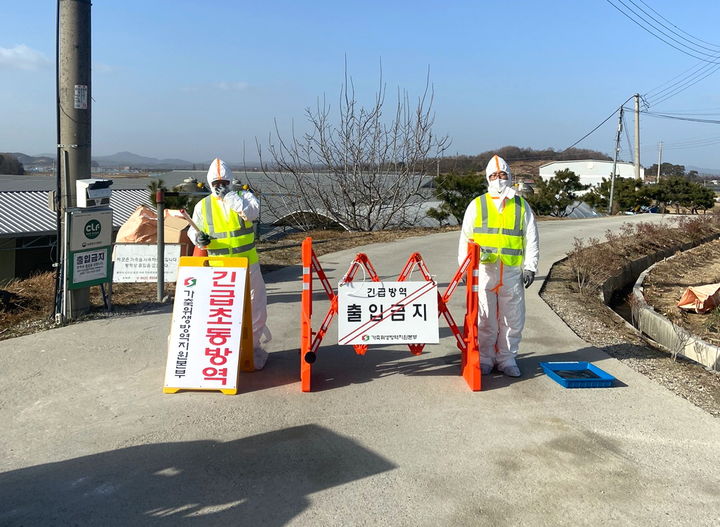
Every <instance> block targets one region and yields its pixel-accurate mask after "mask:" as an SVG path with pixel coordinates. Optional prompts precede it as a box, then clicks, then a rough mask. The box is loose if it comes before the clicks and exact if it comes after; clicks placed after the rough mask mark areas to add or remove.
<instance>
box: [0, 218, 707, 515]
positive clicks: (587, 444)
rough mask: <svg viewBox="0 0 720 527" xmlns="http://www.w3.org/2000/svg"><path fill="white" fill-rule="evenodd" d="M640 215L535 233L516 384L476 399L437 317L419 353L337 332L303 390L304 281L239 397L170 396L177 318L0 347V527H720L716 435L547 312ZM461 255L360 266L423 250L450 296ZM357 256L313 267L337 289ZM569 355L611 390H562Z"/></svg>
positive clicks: (279, 292)
mask: <svg viewBox="0 0 720 527" xmlns="http://www.w3.org/2000/svg"><path fill="white" fill-rule="evenodd" d="M647 220H653V221H660V220H661V218H660V217H659V216H658V217H656V216H644V217H640V216H639V217H630V218H609V219H602V220H572V221H563V222H542V223H541V225H540V234H541V266H540V270H539V273H538V280H537V281H536V282H535V284H534V285H533V286H532V287H531V288H530V289H529V290H528V295H527V306H528V317H527V328H526V330H525V335H524V336H525V338H524V340H523V343H522V346H521V356H520V360H519V364H520V366H521V368H522V370H523V372H524V375H523V377H522V378H520V379H508V378H506V377H503V376H502V375H496V374H493V375H490V376H485V377H483V391H482V392H476V393H472V392H470V391H469V390H468V389H467V387H466V385H465V382H464V381H463V380H462V378H461V377H460V376H459V375H458V373H459V352H458V351H457V349H456V347H455V345H454V341H453V338H452V336H451V334H450V332H449V330H448V329H447V328H446V327H445V324H444V322H442V323H441V337H442V338H441V343H440V344H439V345H436V346H429V347H427V348H426V352H425V353H424V354H423V355H421V356H417V357H416V356H412V355H410V353H408V351H407V349H406V348H403V347H401V346H397V347H385V348H371V349H370V351H368V353H367V355H365V356H357V355H355V354H354V352H353V351H352V348H349V347H342V348H341V347H338V346H334V345H332V335H331V336H330V337H329V338H328V339H327V340H326V343H325V345H323V346H322V347H321V348H320V353H319V357H318V361H317V363H316V364H315V368H314V370H315V371H314V379H313V383H314V390H315V391H314V392H313V393H301V392H300V388H299V382H298V360H299V359H298V351H297V350H298V346H299V344H298V341H299V338H298V336H299V329H298V326H299V324H298V321H299V291H300V273H301V269H300V268H299V267H292V268H287V269H284V270H282V271H279V272H276V273H273V274H270V275H268V276H267V281H268V292H269V301H270V308H269V309H270V327H271V329H272V331H273V333H274V340H273V341H272V343H271V351H272V353H271V356H270V360H269V362H268V365H267V367H266V369H265V370H264V371H262V372H256V373H251V374H242V375H241V377H240V380H241V387H242V388H241V389H242V392H241V393H240V394H239V395H237V396H225V395H221V394H217V393H201V392H185V393H179V394H174V395H164V394H163V393H162V385H163V375H164V366H165V360H166V349H165V342H166V338H167V334H168V331H169V325H170V314H169V312H162V313H154V314H146V315H142V316H134V317H118V318H115V319H109V320H98V321H92V322H85V323H82V324H76V325H71V326H68V327H65V328H61V329H56V330H52V331H47V332H44V333H39V334H36V335H30V336H27V337H21V338H17V339H12V340H8V341H4V342H0V420H1V421H2V428H1V429H0V449H1V450H0V451H2V453H3V456H2V458H0V471H1V473H0V524H1V525H24V526H34V525H103V526H104V525H133V526H134V525H162V524H168V525H203V526H205V525H253V526H256V525H286V524H291V525H413V526H415V525H458V526H460V525H463V526H464V525H493V526H496V525H532V526H537V525H576V524H586V525H598V524H611V525H612V524H614V525H643V526H646V525H693V526H698V525H718V524H720V459H719V458H718V456H717V449H718V446H719V443H718V437H720V421H718V420H717V419H713V418H712V417H711V416H710V415H708V414H706V413H705V412H703V411H702V410H699V409H698V408H696V407H695V406H693V405H691V404H690V403H688V402H687V401H685V400H683V399H681V398H679V397H677V396H675V395H674V394H672V393H671V392H669V391H667V390H666V389H664V388H662V387H661V386H658V385H656V384H655V383H653V382H652V381H650V380H648V379H647V378H646V377H644V376H642V375H640V374H639V373H636V372H635V371H633V370H631V369H629V368H627V367H625V366H623V365H622V364H621V363H620V362H618V361H616V360H614V359H612V358H609V357H608V356H607V355H605V354H604V353H602V352H601V351H599V350H597V349H595V348H593V347H591V346H589V345H588V344H586V343H585V342H583V341H582V340H581V339H579V338H578V337H577V336H576V335H575V334H574V333H573V332H572V331H570V329H568V328H567V326H565V324H564V323H563V322H562V321H561V320H560V319H559V318H558V317H557V316H556V315H555V314H554V313H553V312H552V311H551V310H550V309H549V308H548V307H547V305H546V304H545V303H544V302H543V301H542V300H541V299H540V298H539V296H538V291H539V288H540V284H541V283H542V280H543V279H544V278H545V276H546V275H547V271H548V270H549V268H550V266H551V264H552V263H553V261H555V260H557V259H559V258H561V257H563V256H564V255H565V252H566V251H567V250H568V248H569V246H570V245H571V243H572V239H573V237H574V236H579V237H585V236H590V235H600V236H601V235H602V233H603V232H604V231H605V230H606V229H608V228H613V229H615V228H617V227H619V225H620V224H621V223H622V222H624V221H647ZM456 244H457V236H456V234H454V233H445V234H437V235H431V236H426V237H423V238H413V239H407V240H401V241H398V242H395V243H391V244H384V245H371V246H367V247H365V248H363V250H364V251H365V252H366V253H367V254H368V255H369V256H370V258H371V260H372V262H373V263H374V264H375V267H376V268H377V269H378V272H379V273H380V274H381V275H382V276H383V277H387V278H389V277H392V276H395V275H396V274H397V273H398V272H399V270H400V269H401V267H402V265H403V264H404V262H405V260H406V259H407V257H408V256H409V254H410V253H412V252H413V251H420V252H421V253H422V254H423V256H424V258H425V259H426V262H427V264H428V266H429V268H430V270H431V272H433V273H434V274H436V275H437V278H438V281H439V283H440V284H441V285H442V284H446V283H447V282H448V281H449V279H450V277H451V276H452V274H453V272H454V268H455V254H456ZM357 251H358V249H353V250H348V251H343V252H340V253H335V254H331V255H328V256H326V257H323V258H321V261H322V264H323V266H324V268H325V269H326V271H328V272H329V273H330V275H331V279H332V280H333V281H336V280H337V279H338V278H339V277H340V276H341V275H342V274H343V273H344V271H345V270H346V269H347V266H348V264H349V262H350V260H351V259H352V257H353V255H354V254H355V252H357ZM461 296H462V292H460V294H458V295H457V297H458V298H457V299H456V300H455V302H454V313H455V316H456V318H457V319H461V318H462V316H461V314H460V313H461V304H462V299H461V298H460V297H461ZM317 298H318V299H320V298H321V296H320V295H318V296H317ZM323 312H324V305H323V303H322V302H318V303H317V304H316V310H315V324H319V322H320V318H321V315H322V313H323ZM333 327H334V324H333ZM563 359H569V360H577V359H582V360H591V361H593V362H594V363H595V364H597V365H598V366H600V367H601V368H603V369H604V370H606V371H608V372H610V373H611V374H613V375H615V376H616V377H617V378H618V379H619V381H620V382H619V383H618V386H617V387H614V388H604V389H578V390H567V389H564V388H562V387H561V386H559V385H558V384H556V383H555V382H553V381H552V380H550V379H548V378H547V377H546V376H545V375H543V374H542V373H541V371H540V370H539V368H538V366H537V364H538V362H539V361H541V360H563Z"/></svg>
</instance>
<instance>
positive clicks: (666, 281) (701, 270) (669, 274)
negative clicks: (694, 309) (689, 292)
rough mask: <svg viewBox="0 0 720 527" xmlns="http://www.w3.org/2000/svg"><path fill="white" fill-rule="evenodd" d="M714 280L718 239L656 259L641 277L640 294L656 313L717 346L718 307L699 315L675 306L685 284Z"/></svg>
mask: <svg viewBox="0 0 720 527" xmlns="http://www.w3.org/2000/svg"><path fill="white" fill-rule="evenodd" d="M716 283H720V240H715V241H712V242H710V243H706V244H704V245H701V246H699V247H695V248H694V249H690V250H689V251H685V252H684V253H682V254H679V255H677V256H675V257H674V258H671V259H669V260H665V261H663V262H660V263H658V264H657V265H656V266H655V267H654V268H653V270H652V271H651V272H650V273H648V275H647V277H646V278H645V282H644V283H643V286H644V290H643V294H644V296H645V300H646V301H647V302H648V303H649V304H650V305H651V306H653V307H654V308H655V310H656V311H657V312H658V313H661V314H663V315H664V316H666V317H667V318H669V319H670V320H672V321H673V322H676V323H677V324H680V325H681V326H682V327H684V328H685V329H687V330H688V331H690V332H691V333H692V334H693V335H697V336H699V337H700V338H702V339H703V340H705V341H706V342H709V343H711V344H715V345H716V346H720V309H715V310H714V311H713V312H711V313H707V314H703V315H700V314H697V313H689V312H687V311H684V310H682V309H680V308H678V307H677V301H678V300H680V297H681V296H682V294H683V292H684V291H685V289H687V288H688V287H690V286H694V285H705V284H716Z"/></svg>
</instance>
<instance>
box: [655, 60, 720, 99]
mask: <svg viewBox="0 0 720 527" xmlns="http://www.w3.org/2000/svg"><path fill="white" fill-rule="evenodd" d="M718 69H720V64H718V65H716V66H713V67H712V68H711V69H710V71H708V72H707V73H705V75H703V76H702V77H699V78H697V79H694V80H692V82H690V80H691V79H688V80H687V81H686V82H684V83H682V84H680V85H678V86H677V87H676V88H675V89H674V90H673V91H671V92H670V93H666V94H665V95H664V96H663V97H662V98H661V99H660V100H657V101H653V104H654V105H655V106H657V105H658V104H660V103H662V102H665V101H667V100H668V99H670V98H671V97H674V96H675V95H677V94H679V93H681V92H683V91H685V90H687V89H688V88H690V87H691V86H694V85H696V84H697V83H698V82H700V81H701V80H703V79H706V78H708V77H709V76H710V75H712V74H713V73H715V72H716V71H717V70H718Z"/></svg>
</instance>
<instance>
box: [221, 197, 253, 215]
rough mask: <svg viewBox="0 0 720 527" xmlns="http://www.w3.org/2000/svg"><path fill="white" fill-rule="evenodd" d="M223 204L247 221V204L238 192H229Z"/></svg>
mask: <svg viewBox="0 0 720 527" xmlns="http://www.w3.org/2000/svg"><path fill="white" fill-rule="evenodd" d="M223 202H224V203H225V204H226V205H227V206H228V207H230V210H234V211H235V212H237V213H238V214H239V215H240V217H241V218H242V219H244V220H245V221H247V216H245V202H244V200H243V199H242V197H241V196H240V194H239V193H238V192H237V191H232V192H228V193H227V194H226V195H225V197H224V198H223Z"/></svg>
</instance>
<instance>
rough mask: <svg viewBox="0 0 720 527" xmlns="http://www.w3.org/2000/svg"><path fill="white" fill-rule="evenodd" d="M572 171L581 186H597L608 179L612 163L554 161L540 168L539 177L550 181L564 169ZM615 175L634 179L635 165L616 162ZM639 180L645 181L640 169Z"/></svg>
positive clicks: (643, 170)
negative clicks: (578, 178) (556, 173)
mask: <svg viewBox="0 0 720 527" xmlns="http://www.w3.org/2000/svg"><path fill="white" fill-rule="evenodd" d="M566 168H567V169H568V170H571V171H573V172H574V173H575V174H577V175H578V176H580V183H582V184H583V185H597V184H599V183H601V182H602V180H603V178H605V179H610V175H611V174H612V170H613V162H612V161H598V160H595V159H582V160H578V161H554V162H552V163H546V164H544V165H541V166H540V177H541V178H543V179H544V180H547V179H550V178H552V177H553V176H554V175H555V172H558V171H560V170H565V169H566ZM615 173H616V175H617V176H618V177H624V178H634V177H635V165H633V164H632V163H625V162H620V161H618V163H617V167H616V168H615ZM640 179H641V180H643V181H645V169H644V168H643V167H642V166H641V167H640Z"/></svg>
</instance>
